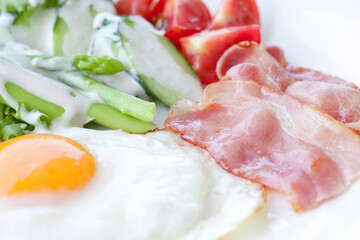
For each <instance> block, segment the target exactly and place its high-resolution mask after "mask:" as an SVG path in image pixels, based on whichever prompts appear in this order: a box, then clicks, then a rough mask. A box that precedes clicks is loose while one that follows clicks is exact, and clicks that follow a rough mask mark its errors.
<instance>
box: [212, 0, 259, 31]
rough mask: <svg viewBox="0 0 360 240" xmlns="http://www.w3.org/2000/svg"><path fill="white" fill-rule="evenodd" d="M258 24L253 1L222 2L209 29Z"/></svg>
mask: <svg viewBox="0 0 360 240" xmlns="http://www.w3.org/2000/svg"><path fill="white" fill-rule="evenodd" d="M259 23H260V17H259V10H258V7H257V5H256V2H255V0H223V3H222V5H221V6H220V9H219V10H218V12H217V13H216V14H215V16H214V17H213V19H212V21H211V24H210V27H209V28H210V29H211V30H214V29H220V28H225V27H230V26H240V25H248V24H259Z"/></svg>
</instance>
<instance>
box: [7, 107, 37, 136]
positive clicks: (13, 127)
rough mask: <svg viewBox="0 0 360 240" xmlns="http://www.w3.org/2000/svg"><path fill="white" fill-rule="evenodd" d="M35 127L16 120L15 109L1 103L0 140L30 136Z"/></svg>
mask: <svg viewBox="0 0 360 240" xmlns="http://www.w3.org/2000/svg"><path fill="white" fill-rule="evenodd" d="M32 130H34V127H33V126H32V125H30V124H27V123H25V122H24V121H22V120H19V119H17V118H16V111H15V109H13V108H11V107H9V106H6V105H5V104H2V103H0V139H4V140H9V139H11V138H14V137H18V136H22V135H25V134H29V133H30V132H31V131H32Z"/></svg>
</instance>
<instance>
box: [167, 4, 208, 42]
mask: <svg viewBox="0 0 360 240" xmlns="http://www.w3.org/2000/svg"><path fill="white" fill-rule="evenodd" d="M162 20H163V21H164V22H165V23H166V24H167V25H166V28H165V35H164V36H165V37H167V38H168V39H170V40H171V41H172V42H173V43H174V44H175V46H176V47H178V48H179V46H180V44H179V39H180V38H182V37H186V36H190V35H192V34H194V33H197V32H200V31H201V30H203V29H205V28H206V27H207V26H208V24H209V22H210V20H211V15H210V13H209V10H208V9H207V7H206V5H205V4H204V3H203V2H202V1H201V0H168V1H167V2H166V4H165V8H164V11H163V19H162Z"/></svg>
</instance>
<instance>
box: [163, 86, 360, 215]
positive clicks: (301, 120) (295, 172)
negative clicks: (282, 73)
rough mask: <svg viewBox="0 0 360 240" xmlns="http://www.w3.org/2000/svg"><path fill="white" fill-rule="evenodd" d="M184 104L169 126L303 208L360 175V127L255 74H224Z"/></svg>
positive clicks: (229, 166)
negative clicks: (239, 77) (254, 78)
mask: <svg viewBox="0 0 360 240" xmlns="http://www.w3.org/2000/svg"><path fill="white" fill-rule="evenodd" d="M182 104H183V105H182V107H181V111H180V112H177V111H178V109H177V107H175V108H173V110H172V112H171V114H170V116H169V118H168V119H167V120H166V121H165V127H166V128H167V129H169V130H172V131H174V132H177V133H179V134H180V135H181V137H182V138H183V139H185V140H187V141H189V142H191V143H193V144H195V145H198V146H200V147H202V148H204V149H206V150H208V151H209V153H210V154H211V155H212V156H213V157H214V159H215V160H216V161H217V162H218V163H219V164H220V165H221V166H222V167H223V168H224V169H225V170H227V171H229V172H231V173H233V174H235V175H238V176H242V177H245V178H248V179H250V180H253V181H255V182H258V183H261V184H263V185H265V186H267V187H269V188H272V189H277V190H279V191H282V192H283V193H285V194H286V195H287V196H288V198H289V200H290V201H291V203H292V204H293V207H294V209H295V210H296V211H302V210H307V209H310V208H313V207H315V206H317V205H318V204H319V203H320V202H322V201H324V200H327V199H329V198H332V197H334V196H336V195H338V194H339V193H341V192H343V191H344V190H346V189H347V187H348V186H349V184H350V183H351V182H352V181H354V180H355V179H357V178H359V177H360V137H359V135H358V134H357V133H356V132H355V131H353V130H352V129H351V128H348V127H347V126H345V125H344V124H342V123H340V122H338V121H336V120H334V119H333V118H331V117H329V116H328V115H324V114H322V113H321V112H320V111H318V110H317V109H315V108H313V107H312V106H310V105H306V104H302V103H300V102H299V101H297V100H295V99H293V98H292V97H290V96H287V95H285V94H282V93H280V92H277V91H274V90H272V89H270V88H267V87H262V86H260V85H258V84H256V83H254V82H250V81H221V82H218V83H215V84H211V85H209V86H208V87H207V88H206V90H205V92H204V95H203V102H202V104H201V106H195V107H194V105H186V104H185V103H184V102H183V103H182ZM184 106H185V107H184ZM186 106H187V109H186Z"/></svg>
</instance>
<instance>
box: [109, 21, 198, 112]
mask: <svg viewBox="0 0 360 240" xmlns="http://www.w3.org/2000/svg"><path fill="white" fill-rule="evenodd" d="M118 35H119V36H120V38H121V44H117V45H116V46H118V47H119V48H122V49H120V50H119V51H117V57H118V58H120V59H121V60H122V62H123V63H130V64H128V68H129V69H130V71H131V72H133V73H136V74H137V75H138V76H139V81H140V83H141V84H142V86H143V87H144V88H145V90H146V91H147V92H148V93H149V94H151V95H153V96H154V97H156V98H157V99H159V100H160V101H162V102H163V103H165V104H166V105H168V106H171V105H172V104H174V103H175V102H177V101H178V100H181V99H189V100H193V101H200V100H201V96H202V90H203V89H202V87H201V83H200V81H199V78H198V77H197V75H196V73H195V72H194V71H193V70H192V68H191V67H190V65H189V64H188V62H187V61H186V60H185V58H184V56H183V55H182V54H181V53H180V52H179V51H178V50H177V49H176V48H175V47H174V46H173V44H172V43H171V42H170V41H168V40H167V39H165V38H164V37H163V36H161V35H159V34H158V33H157V32H156V31H155V30H154V28H153V27H152V26H151V25H150V24H149V23H148V22H147V21H146V20H144V19H143V18H141V17H137V16H136V17H129V18H127V19H125V20H122V21H120V22H118Z"/></svg>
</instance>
